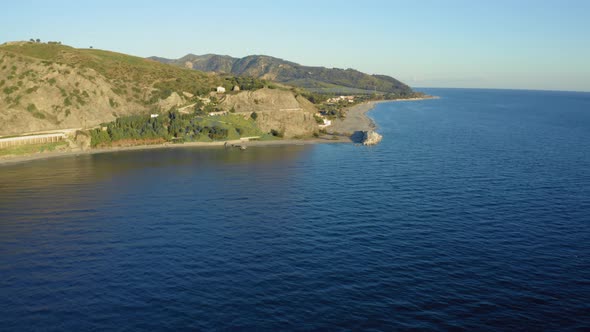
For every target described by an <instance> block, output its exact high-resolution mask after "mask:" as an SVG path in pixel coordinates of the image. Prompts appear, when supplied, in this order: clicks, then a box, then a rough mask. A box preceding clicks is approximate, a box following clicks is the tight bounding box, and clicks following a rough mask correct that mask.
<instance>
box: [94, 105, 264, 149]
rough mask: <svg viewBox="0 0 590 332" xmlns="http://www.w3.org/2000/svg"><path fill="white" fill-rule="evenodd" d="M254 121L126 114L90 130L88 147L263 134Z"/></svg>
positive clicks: (176, 114)
mask: <svg viewBox="0 0 590 332" xmlns="http://www.w3.org/2000/svg"><path fill="white" fill-rule="evenodd" d="M262 135H263V133H262V132H261V131H260V130H259V129H258V127H257V126H256V124H255V123H254V121H253V120H247V119H244V117H243V116H240V115H236V114H227V115H220V116H200V115H197V114H181V113H179V112H178V111H170V112H167V113H166V114H163V115H160V116H158V117H155V118H151V117H148V116H140V115H137V116H128V117H121V118H118V119H117V120H116V121H114V122H111V123H108V124H105V125H103V126H102V127H101V128H99V129H94V130H91V131H90V138H91V146H92V147H100V146H110V145H113V144H115V143H117V142H121V141H131V142H134V143H143V142H145V141H154V142H164V141H173V142H211V141H218V140H233V139H239V138H240V137H244V136H262Z"/></svg>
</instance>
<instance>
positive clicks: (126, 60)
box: [0, 43, 222, 93]
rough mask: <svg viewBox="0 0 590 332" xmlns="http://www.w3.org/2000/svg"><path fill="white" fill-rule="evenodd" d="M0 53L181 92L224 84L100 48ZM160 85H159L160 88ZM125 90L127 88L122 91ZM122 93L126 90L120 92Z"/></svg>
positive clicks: (33, 47)
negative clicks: (22, 56)
mask: <svg viewBox="0 0 590 332" xmlns="http://www.w3.org/2000/svg"><path fill="white" fill-rule="evenodd" d="M0 51H7V52H10V53H8V54H9V55H12V54H19V55H25V56H28V57H32V58H37V59H40V60H42V61H45V62H44V63H49V62H52V63H53V62H56V63H62V64H66V65H71V66H75V67H81V68H92V69H94V70H95V71H97V72H99V73H101V74H102V75H104V76H105V77H106V78H108V79H110V80H113V81H121V82H132V83H134V85H136V86H147V87H157V88H159V89H165V88H170V89H173V90H175V91H177V92H182V91H187V92H190V93H193V92H196V91H198V92H203V91H205V90H206V91H207V92H208V91H211V89H212V88H213V87H215V86H217V85H219V84H221V83H222V79H221V78H220V77H218V76H216V75H214V76H210V75H207V74H205V73H202V72H199V71H195V70H191V69H185V68H180V67H175V66H170V65H166V64H163V63H159V62H156V61H152V60H147V59H144V58H140V57H135V56H130V55H126V54H121V53H116V52H110V51H103V50H98V49H76V48H73V47H69V46H65V45H56V44H42V43H41V44H40V43H25V44H21V45H3V46H0ZM156 85H157V86H156ZM121 90H123V89H121ZM119 92H122V91H119Z"/></svg>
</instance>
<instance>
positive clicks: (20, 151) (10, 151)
mask: <svg viewBox="0 0 590 332" xmlns="http://www.w3.org/2000/svg"><path fill="white" fill-rule="evenodd" d="M67 145H68V143H67V142H64V141H62V142H53V143H44V144H25V145H17V146H11V147H8V148H3V149H0V156H18V155H26V154H33V153H39V152H48V151H55V150H57V149H59V148H62V147H66V146H67Z"/></svg>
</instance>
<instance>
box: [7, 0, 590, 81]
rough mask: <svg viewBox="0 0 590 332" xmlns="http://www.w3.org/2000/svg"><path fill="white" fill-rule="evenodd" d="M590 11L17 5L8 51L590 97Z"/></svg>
mask: <svg viewBox="0 0 590 332" xmlns="http://www.w3.org/2000/svg"><path fill="white" fill-rule="evenodd" d="M589 17H590V1H588V0H579V1H573V0H561V1H542V0H541V1H525V0H522V1H518V0H512V1H491V0H490V1H476V0H471V1H452V0H447V1H419V2H417V1H407V0H405V1H399V2H398V1H371V0H365V1H320V0H315V1H307V0H299V1H278V0H277V1H255V0H246V1H230V0H225V1H196V0H193V1H157V2H151V1H148V0H146V1H123V0H118V1H112V0H102V1H93V2H92V3H91V2H90V1H88V2H87V1H79V0H78V1H55V0H54V1H27V0H19V1H10V2H8V3H4V4H2V11H1V12H0V43H2V42H5V41H12V40H24V39H29V38H41V39H42V40H44V41H47V40H59V41H62V42H63V43H64V44H68V45H72V46H76V47H88V46H90V45H92V46H94V47H95V48H102V49H109V50H114V51H119V52H123V53H128V54H134V55H138V56H151V55H158V56H163V57H170V58H178V57H181V56H183V55H185V54H187V53H195V54H204V53H219V54H228V55H232V56H238V57H241V56H245V55H249V54H267V55H272V56H276V57H280V58H284V59H288V60H291V61H295V62H298V63H301V64H306V65H322V66H327V67H338V68H355V69H359V70H361V71H365V72H368V73H382V74H387V75H391V76H394V77H396V78H398V79H401V80H402V81H404V82H406V83H408V84H409V85H411V86H415V87H420V86H428V87H490V88H524V89H554V90H578V91H590V18H589Z"/></svg>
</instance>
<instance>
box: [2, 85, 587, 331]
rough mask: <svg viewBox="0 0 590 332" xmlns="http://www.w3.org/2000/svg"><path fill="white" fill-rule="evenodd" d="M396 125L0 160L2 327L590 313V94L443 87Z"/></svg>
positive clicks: (544, 318)
mask: <svg viewBox="0 0 590 332" xmlns="http://www.w3.org/2000/svg"><path fill="white" fill-rule="evenodd" d="M426 92H428V93H431V94H434V95H437V96H440V97H441V98H440V99H437V100H425V101H416V102H395V103H386V104H381V105H379V106H378V107H377V108H376V109H374V110H373V111H371V113H370V115H371V116H372V117H373V118H374V119H375V121H376V123H377V124H378V126H379V132H380V133H382V134H383V136H384V139H383V141H382V143H381V144H379V145H378V146H375V147H370V148H367V147H362V146H357V145H352V144H325V145H316V146H288V147H266V148H262V147H260V148H250V149H248V150H246V151H225V150H222V149H190V148H187V149H169V150H166V149H164V150H149V151H134V152H121V153H111V154H97V155H86V156H78V157H68V158H56V159H49V160H42V161H35V162H29V163H23V164H15V165H6V166H1V167H0V300H1V301H0V330H5V331H88V330H108V331H131V330H133V331H136V330H146V331H164V330H170V331H180V330H269V331H275V330H383V331H390V330H407V329H415V330H449V329H453V330H510V331H512V330H547V331H557V330H576V329H578V330H587V329H590V305H589V303H590V257H589V256H590V94H589V93H573V92H541V91H510V90H460V89H432V90H427V91H426Z"/></svg>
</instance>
